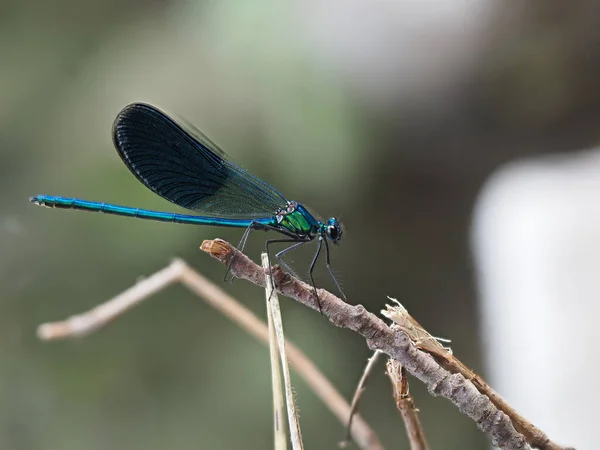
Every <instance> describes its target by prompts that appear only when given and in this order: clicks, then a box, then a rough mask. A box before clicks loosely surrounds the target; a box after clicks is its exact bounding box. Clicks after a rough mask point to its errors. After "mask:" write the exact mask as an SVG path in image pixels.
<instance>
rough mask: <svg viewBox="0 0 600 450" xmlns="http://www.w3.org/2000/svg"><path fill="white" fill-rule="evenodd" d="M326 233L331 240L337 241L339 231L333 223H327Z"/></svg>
mask: <svg viewBox="0 0 600 450" xmlns="http://www.w3.org/2000/svg"><path fill="white" fill-rule="evenodd" d="M327 235H328V236H329V238H330V239H331V240H332V241H337V240H338V239H339V238H340V233H339V231H338V229H337V227H335V226H333V225H329V226H328V227H327Z"/></svg>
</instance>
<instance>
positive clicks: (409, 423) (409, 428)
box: [386, 359, 429, 450]
mask: <svg viewBox="0 0 600 450" xmlns="http://www.w3.org/2000/svg"><path fill="white" fill-rule="evenodd" d="M386 367H387V373H388V376H389V377H390V381H391V382H392V391H393V393H394V399H395V400H396V407H397V408H398V410H399V411H400V415H401V416H402V419H403V420H404V426H405V427H406V434H407V436H408V441H409V442H410V448H411V450H427V449H428V448H429V447H428V445H427V440H426V439H425V432H424V431H423V427H422V425H421V420H420V419H419V410H418V409H417V408H415V402H414V400H413V397H412V395H410V392H409V389H408V379H407V378H406V373H405V372H406V371H405V369H404V367H402V366H401V365H400V363H398V361H396V360H393V359H388V361H387V363H386Z"/></svg>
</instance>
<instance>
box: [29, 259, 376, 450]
mask: <svg viewBox="0 0 600 450" xmlns="http://www.w3.org/2000/svg"><path fill="white" fill-rule="evenodd" d="M261 275H262V277H263V280H264V271H263V272H262V274H261ZM174 283H182V284H183V285H184V286H186V287H187V288H188V289H189V290H190V291H191V292H192V293H194V294H196V295H198V296H199V297H201V298H202V299H204V300H205V301H206V302H207V303H208V304H209V305H211V306H212V307H214V308H215V309H216V310H217V311H219V312H220V313H221V314H223V315H224V316H225V317H227V318H228V319H230V320H231V321H233V322H234V323H236V324H237V325H238V326H239V327H240V328H242V329H243V330H245V331H246V332H247V333H248V334H250V335H251V336H253V337H254V338H256V339H257V340H258V341H260V342H263V343H265V344H268V340H269V336H268V335H269V332H268V329H267V325H266V324H265V323H264V322H263V321H261V320H260V319H259V318H258V317H256V315H254V314H253V313H252V312H251V311H250V310H248V309H247V308H246V307H244V306H243V305H241V304H240V303H239V302H237V301H236V300H235V299H234V298H233V297H231V296H229V295H228V294H227V293H225V292H224V291H223V290H222V289H221V288H219V287H217V286H216V285H215V284H214V283H212V282H211V281H209V280H208V279H207V278H205V277H203V276H202V275H200V274H199V273H197V272H196V271H195V270H194V269H192V268H191V267H189V266H188V265H187V264H186V263H185V262H183V261H182V260H179V259H176V260H174V261H173V262H172V263H171V264H170V265H169V266H167V267H165V268H164V269H162V270H160V271H158V272H156V273H155V274H153V275H152V276H150V277H148V278H146V279H143V280H141V281H139V282H138V283H137V284H136V285H134V286H132V287H131V288H129V289H127V290H126V291H124V292H123V293H121V294H119V295H118V296H116V297H114V298H113V299H111V300H108V301H107V302H105V303H102V304H101V305H99V306H97V307H95V308H93V309H92V310H90V311H87V312H85V313H83V314H78V315H76V316H72V317H70V318H68V319H66V320H63V321H60V322H53V323H45V324H42V325H40V326H39V327H38V331H37V333H38V336H39V337H40V339H42V340H44V341H51V340H60V339H68V338H79V337H82V336H85V335H87V334H89V333H92V332H94V331H97V330H99V329H101V328H103V327H104V326H105V325H107V324H108V323H110V322H111V321H112V320H114V319H116V318H117V317H118V316H120V315H122V314H124V313H125V312H127V311H129V310H130V309H132V308H133V307H134V306H136V305H138V304H139V303H141V302H143V301H144V300H146V299H148V298H149V297H150V296H151V295H153V294H155V293H157V292H159V291H161V290H162V289H164V288H166V287H168V286H170V285H171V284H174ZM286 348H287V354H288V359H289V361H290V364H291V365H292V367H294V369H295V370H296V371H297V373H298V374H299V375H300V376H301V377H302V378H303V379H304V380H305V382H306V383H307V385H308V386H309V387H310V388H311V389H312V390H313V391H314V392H315V394H316V395H317V396H318V397H319V398H320V399H321V401H322V402H323V403H324V404H325V405H326V406H327V407H328V408H329V409H330V410H331V412H332V413H333V414H334V415H335V416H336V417H337V418H338V420H339V421H340V422H341V423H342V424H344V425H345V424H346V423H347V420H348V416H349V414H350V405H349V404H348V402H346V400H345V399H344V398H343V397H342V396H341V394H340V393H339V392H338V391H337V390H336V389H335V387H334V386H333V385H332V384H331V382H330V381H329V380H328V379H327V378H326V377H325V376H324V375H323V374H322V373H321V372H320V371H319V369H318V368H317V367H316V366H315V364H314V363H313V362H312V361H311V360H310V359H308V358H307V357H306V355H305V354H304V353H303V352H302V351H301V350H300V349H299V348H297V347H296V346H295V345H294V344H292V343H291V342H287V345H286ZM352 439H353V440H354V442H356V444H357V445H358V446H359V447H360V448H361V449H368V450H383V449H384V447H383V445H382V444H381V442H380V441H379V439H378V437H377V435H376V434H375V432H374V431H373V430H372V429H371V427H370V426H369V425H368V424H367V423H366V422H365V421H364V420H363V419H362V418H361V417H359V416H357V417H356V419H355V420H354V426H353V427H352Z"/></svg>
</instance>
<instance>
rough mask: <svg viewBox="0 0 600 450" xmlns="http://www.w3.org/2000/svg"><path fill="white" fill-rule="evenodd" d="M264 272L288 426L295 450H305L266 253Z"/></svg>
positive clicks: (277, 300) (275, 294) (277, 304)
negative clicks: (279, 363) (281, 374)
mask: <svg viewBox="0 0 600 450" xmlns="http://www.w3.org/2000/svg"><path fill="white" fill-rule="evenodd" d="M261 259H262V266H263V270H264V271H265V274H266V280H265V281H266V283H265V297H266V300H267V316H269V317H270V318H271V322H272V323H273V329H274V330H275V337H276V338H277V339H276V341H275V342H273V344H272V345H274V346H276V347H277V348H278V349H279V357H280V361H281V370H282V372H283V381H284V385H285V404H286V406H287V414H288V425H289V428H290V438H291V441H292V449H293V450H303V449H304V442H303V441H302V432H301V431H300V420H299V419H298V411H297V409H296V401H295V399H294V393H293V392H292V378H291V376H290V368H289V365H288V358H287V355H286V348H285V337H284V334H283V323H282V320H281V310H280V309H279V298H278V297H277V292H275V291H274V290H273V283H271V278H270V276H269V272H270V267H269V257H268V256H267V254H266V253H263V254H262V255H261ZM277 370H279V367H278V368H277Z"/></svg>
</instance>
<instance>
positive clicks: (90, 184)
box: [0, 0, 600, 450]
mask: <svg viewBox="0 0 600 450" xmlns="http://www.w3.org/2000/svg"><path fill="white" fill-rule="evenodd" d="M528 5H529V6H522V5H518V6H517V5H516V4H505V3H493V2H491V1H467V0H462V1H453V2H450V1H428V2H422V1H416V0H415V1H396V2H386V1H380V2H373V1H367V0H349V1H343V2H342V1H325V2H316V1H312V2H311V1H308V2H296V3H285V2H276V1H274V0H259V1H240V0H238V1H229V2H214V1H193V0H188V1H186V0H170V1H166V0H162V1H158V0H156V1H147V2H142V1H136V0H125V1H114V0H108V1H104V2H98V1H81V2H77V1H72V0H58V1H54V2H42V1H40V0H26V1H19V2H17V1H14V0H13V1H6V0H5V1H2V2H0V55H1V58H0V174H1V176H0V186H1V190H0V192H1V194H0V195H2V203H3V207H2V210H1V212H0V308H1V309H2V312H1V314H0V321H1V323H0V354H1V356H2V358H1V361H2V363H1V364H0V405H1V407H0V449H6V450H20V449H61V450H69V449H84V448H85V449H90V450H91V449H108V448H110V449H129V450H133V449H165V448H172V449H199V448H201V449H233V448H244V449H266V448H271V447H272V432H271V427H272V425H271V412H270V402H271V393H270V371H269V367H268V351H267V349H266V348H264V347H263V346H262V345H260V344H258V343H257V342H255V341H254V340H253V339H251V338H249V337H248V336H247V335H245V334H244V333H243V332H242V331H240V330H239V329H238V328H236V327H235V326H234V325H232V324H231V323H229V322H228V321H227V320H226V319H224V318H223V317H222V316H220V315H219V314H218V313H216V312H214V311H213V310H212V309H211V308H209V307H208V306H207V305H205V304H204V303H203V302H202V301H201V300H200V299H198V298H195V297H194V296H193V295H191V294H190V293H189V292H187V291H186V290H185V289H183V288H181V287H172V288H169V289H168V290H167V291H165V292H163V293H161V294H159V295H157V296H156V297H155V298H153V299H152V300H151V301H148V302H146V303H145V304H144V305H143V306H142V307H140V308H138V309H136V310H135V311H134V312H132V313H130V314H128V315H126V316H124V317H122V318H121V319H120V320H118V321H117V322H116V323H114V324H113V325H111V326H110V327H108V328H106V329H105V330H103V331H102V332H100V333H98V334H95V335H92V336H89V337H87V338H85V339H83V340H80V341H74V342H73V341H69V342H62V343H56V344H43V343H41V342H39V341H38V340H37V339H36V337H35V328H36V326H37V325H38V324H39V323H41V322H45V321H51V320H58V319H62V318H64V317H66V316H69V315H71V314H74V313H77V312H80V311H84V310H86V309H88V308H90V307H92V306H94V305H96V304H98V303H100V302H102V301H104V300H106V299H108V298H111V297H112V296H114V295H116V294H118V293H119V292H120V291H122V290H124V289H126V288H127V287H129V286H131V285H132V284H133V283H135V281H136V279H137V278H138V277H140V276H144V275H149V274H151V273H153V272H154V271H156V270H159V269H160V268H162V267H164V266H165V265H166V264H168V262H169V260H170V258H172V257H174V256H178V257H182V258H184V259H185V260H186V261H187V262H188V263H189V264H191V265H192V266H193V267H195V268H196V269H197V270H198V271H200V272H201V273H203V274H206V275H207V276H208V277H210V278H211V279H213V280H214V281H215V282H216V283H217V284H219V285H221V286H223V287H224V288H225V289H226V290H227V291H228V292H230V293H231V294H232V295H234V296H236V297H237V298H238V299H239V300H240V301H241V302H243V303H244V304H245V305H247V306H248V307H250V308H251V309H253V310H254V311H255V312H257V314H259V315H260V316H262V317H264V304H263V303H264V301H263V292H262V291H261V290H260V289H258V288H256V287H255V286H252V285H249V284H247V283H244V282H239V281H238V282H236V283H233V284H226V283H224V282H223V281H222V279H223V275H224V268H223V267H222V266H221V265H220V264H218V263H216V262H215V261H212V260H211V259H210V258H209V257H208V256H207V255H205V254H203V253H201V252H199V250H198V246H199V244H200V243H201V242H202V240H203V239H210V238H215V237H221V238H224V239H227V240H229V241H230V242H233V243H237V241H238V240H239V237H240V234H241V232H240V231H239V230H227V229H217V228H207V227H190V226H178V225H172V224H161V223H152V222H141V221H135V220H127V219H122V218H115V217H109V216H101V215H93V214H85V213H76V212H70V211H66V212H65V211H58V210H55V211H50V210H44V209H41V208H35V207H34V206H33V205H31V204H29V203H28V201H27V198H28V197H29V196H31V195H34V194H41V193H44V194H53V195H63V196H75V197H80V198H85V199H89V200H99V201H105V202H111V203H118V204H123V205H131V206H138V207H142V208H151V209H163V210H165V209H166V210H171V211H178V209H177V208H176V207H174V206H172V205H170V204H168V203H167V202H166V201H164V200H162V199H160V198H159V197H157V196H155V195H154V194H152V193H151V192H150V191H148V190H147V189H145V188H144V187H143V186H142V185H141V184H140V183H139V182H137V181H136V179H135V178H134V177H133V176H132V175H131V174H130V173H129V171H128V170H127V169H126V168H125V166H124V165H123V164H122V162H121V160H120V159H119V157H118V156H117V154H116V152H115V151H114V149H113V148H112V143H111V134H110V131H111V124H112V121H113V119H114V117H115V116H116V114H117V113H118V112H119V111H120V109H121V108H122V107H123V106H125V105H126V104H128V103H130V102H133V101H145V102H149V103H152V104H154V105H157V106H159V107H161V108H163V109H165V110H166V111H169V112H170V113H173V114H176V115H178V116H180V117H184V118H186V119H187V120H188V121H189V122H191V123H193V124H195V125H196V126H197V127H198V128H200V129H202V130H203V131H204V132H205V133H207V134H208V135H209V136H210V137H211V139H212V140H214V141H216V142H217V143H218V144H219V145H220V146H221V147H222V148H223V149H225V150H226V151H227V152H228V153H229V154H230V155H231V157H232V158H233V159H234V160H236V161H237V162H239V163H240V164H241V165H243V166H244V167H246V168H248V169H249V170H251V171H252V172H254V173H256V174H257V175H259V176H260V177H263V178H264V179H265V180H267V181H269V182H270V183H272V184H273V185H274V186H276V187H277V188H278V189H280V190H281V191H282V192H283V193H284V195H286V196H287V197H288V198H290V199H295V200H298V201H301V202H303V203H304V204H307V205H310V206H311V207H312V208H313V209H315V210H316V211H318V212H319V213H320V214H321V215H323V216H325V217H329V216H332V215H333V216H339V215H340V214H341V213H343V220H344V223H345V227H346V231H345V234H344V240H343V241H342V245H341V246H340V247H336V248H334V249H333V250H334V253H333V255H332V262H333V265H334V268H335V270H336V273H338V274H339V275H340V278H341V280H342V283H343V285H344V288H345V291H346V294H347V296H348V299H349V301H350V302H351V303H361V304H363V305H365V307H367V308H368V309H369V310H370V311H372V312H378V311H379V310H380V309H381V308H382V306H383V305H384V304H385V302H386V300H387V299H386V295H390V296H393V297H397V298H398V299H399V300H400V301H402V302H403V304H404V305H405V306H406V307H407V308H408V310H409V311H410V312H411V313H412V314H413V315H414V316H415V317H416V318H417V319H418V320H419V321H420V322H421V323H422V324H423V325H424V326H425V327H426V328H427V329H428V330H429V331H431V332H432V333H434V334H435V335H437V336H444V337H448V338H451V339H452V348H453V350H454V352H455V354H457V355H458V356H459V358H461V359H462V360H463V361H464V362H465V363H466V364H467V365H469V366H471V367H473V368H474V369H475V370H477V371H480V372H483V374H484V376H485V373H486V372H485V370H484V367H482V364H481V357H480V344H479V338H480V336H481V333H482V332H483V331H484V330H480V329H479V328H478V323H477V304H476V291H475V287H474V286H475V283H474V279H473V276H472V272H473V268H472V263H471V256H470V251H469V226H470V216H471V210H472V207H473V204H474V201H475V199H476V197H477V193H478V191H479V189H480V187H481V186H482V184H483V183H484V181H485V180H486V178H487V177H488V176H489V175H490V174H491V173H492V172H493V171H494V169H496V168H497V167H499V166H500V165H501V164H502V163H504V162H506V161H509V160H511V159H512V158H515V157H519V156H523V155H533V154H539V153H549V152H566V151H570V150H575V149H578V148H582V147H585V146H588V145H591V144H594V143H597V139H598V136H599V134H600V133H599V132H598V126H597V124H598V123H599V120H600V84H599V83H598V81H597V80H598V79H600V78H599V75H600V23H599V22H600V6H599V5H598V4H597V3H595V2H592V1H580V2H570V3H563V2H559V1H547V2H532V3H528ZM263 242H264V235H262V234H261V233H254V234H253V235H252V237H251V240H250V244H249V246H248V248H247V252H246V253H247V254H249V255H250V256H252V257H253V258H255V259H257V260H258V257H259V254H260V251H261V249H262V247H263ZM308 258H310V254H309V253H307V254H304V255H299V256H298V257H297V258H295V259H296V261H295V264H294V267H295V268H296V269H298V271H299V272H300V273H301V274H303V273H304V267H307V264H306V263H307V260H308ZM326 275H327V274H326V272H325V271H324V270H323V268H321V269H320V271H319V276H318V280H319V284H320V285H321V286H323V287H326V288H332V283H331V282H330V280H329V279H328V277H327V276H326ZM282 307H283V314H284V322H285V325H286V330H287V335H288V337H289V338H290V339H291V340H292V341H294V342H295V343H297V344H298V345H299V346H300V348H302V349H303V350H304V351H305V352H306V353H307V354H308V355H309V357H310V358H312V359H313V361H315V363H316V364H317V365H318V366H319V367H320V368H321V369H322V370H323V372H324V373H325V374H326V375H327V376H328V377H329V378H330V379H331V381H332V382H333V383H334V384H335V385H336V386H337V387H338V388H339V389H340V390H341V392H342V393H343V394H344V395H345V396H346V397H347V398H350V397H351V395H352V392H353V389H354V387H355V384H356V382H357V380H358V378H359V377H360V374H361V371H362V369H363V366H364V364H365V361H366V359H367V357H368V356H369V354H370V353H369V351H368V349H367V348H366V346H365V344H364V341H363V340H362V339H360V338H359V337H357V336H356V335H354V334H353V333H351V332H348V331H346V330H339V329H335V328H333V327H331V326H330V325H328V323H327V321H326V320H325V319H324V318H323V317H320V316H319V315H318V314H316V313H315V312H313V311H309V310H308V309H306V308H304V307H301V306H299V305H297V304H295V303H293V302H290V301H287V300H285V299H283V305H282ZM383 371H384V368H383V366H380V367H379V368H378V370H377V373H376V374H375V375H374V376H373V378H372V379H371V380H370V382H369V389H368V390H367V392H366V394H365V396H364V398H363V401H362V406H361V412H362V414H363V416H364V418H365V419H366V420H367V421H368V422H369V423H370V424H371V425H372V426H373V428H374V429H375V431H376V432H377V433H378V434H379V436H380V438H381V439H382V441H383V442H384V444H385V445H386V447H387V448H407V442H406V438H405V433H404V429H403V424H402V423H401V421H400V418H399V415H398V413H397V411H396V410H395V405H394V402H393V400H392V398H391V396H390V393H391V389H390V386H389V382H388V380H387V379H386V378H385V376H384V373H383ZM294 380H295V389H296V393H297V401H298V405H299V408H300V413H301V414H300V418H301V421H302V422H301V423H302V427H303V433H304V436H305V443H306V448H309V449H313V448H318V449H321V448H335V446H336V443H337V442H338V441H340V440H341V439H342V438H343V436H344V430H343V427H342V426H341V424H340V423H339V422H337V420H336V419H335V418H334V417H333V416H332V415H331V414H330V413H329V412H328V411H327V410H326V408H325V407H324V406H323V405H322V404H321V403H320V402H319V401H318V400H317V399H316V397H315V396H314V395H313V394H312V393H311V392H310V391H309V390H308V389H307V387H306V386H305V385H304V384H303V383H302V382H301V380H299V379H298V377H294ZM411 390H412V393H413V395H414V396H415V398H416V402H417V404H418V407H419V408H420V410H421V417H422V420H423V423H424V427H425V431H426V433H427V435H428V438H429V441H430V444H431V446H432V448H443V449H465V448H485V447H486V446H487V445H488V443H487V440H486V438H485V437H484V436H482V434H481V433H480V432H479V431H478V430H477V429H476V427H475V425H474V424H473V423H471V422H470V421H469V420H467V419H466V418H465V417H464V416H462V415H461V414H460V413H459V412H458V411H457V410H456V409H455V408H454V407H453V406H451V405H450V404H449V403H448V402H447V401H445V400H441V399H433V398H432V397H431V396H430V395H428V394H427V393H426V392H425V390H424V389H423V387H422V386H421V385H420V384H419V383H418V382H416V381H414V382H413V383H412V385H411Z"/></svg>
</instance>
